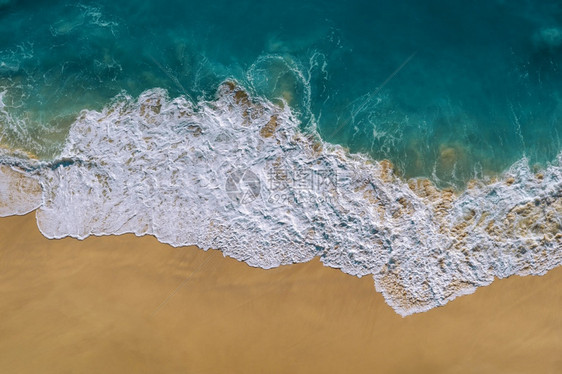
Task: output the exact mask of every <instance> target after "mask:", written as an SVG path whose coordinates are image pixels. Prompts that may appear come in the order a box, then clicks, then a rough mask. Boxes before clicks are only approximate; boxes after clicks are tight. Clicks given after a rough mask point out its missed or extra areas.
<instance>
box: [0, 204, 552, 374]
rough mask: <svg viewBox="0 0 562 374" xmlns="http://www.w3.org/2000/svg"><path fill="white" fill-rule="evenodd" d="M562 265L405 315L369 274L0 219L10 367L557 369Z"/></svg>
mask: <svg viewBox="0 0 562 374" xmlns="http://www.w3.org/2000/svg"><path fill="white" fill-rule="evenodd" d="M561 311H562V268H558V269H555V270H552V271H551V272H549V273H548V274H547V275H545V276H543V277H511V278H509V279H504V280H498V281H496V282H494V283H493V284H492V285H491V286H488V287H485V288H481V289H479V290H478V291H477V292H476V293H475V294H473V295H469V296H464V297H461V298H459V299H457V300H455V301H453V302H451V303H449V304H448V305H446V306H444V307H441V308H437V309H434V310H431V311H429V312H426V313H423V314H417V315H413V316H410V317H406V318H401V317H400V316H399V315H397V314H395V313H394V311H393V310H392V309H391V308H390V307H389V306H387V305H386V304H385V303H384V300H383V298H382V296H381V295H380V294H378V293H377V292H376V291H375V289H374V287H373V283H372V278H369V277H366V278H363V279H358V278H355V277H352V276H349V275H345V274H343V273H341V272H340V271H339V270H334V269H329V268H325V267H323V266H322V264H321V263H320V262H319V261H318V260H314V261H312V262H310V263H307V264H298V265H292V266H285V267H281V268H278V269H272V270H262V269H255V268H251V267H249V266H247V265H246V264H244V263H240V262H238V261H236V260H233V259H230V258H224V257H223V256H222V253H221V252H218V251H209V252H204V251H201V250H199V249H197V248H172V247H170V246H168V245H164V244H160V243H158V242H157V241H156V240H155V239H154V238H152V237H143V238H137V237H135V236H133V235H125V236H120V237H95V238H89V239H87V240H85V241H78V240H74V239H63V240H47V239H45V238H44V237H43V236H42V235H41V234H40V233H39V230H38V229H37V227H36V224H35V216H34V214H29V215H27V216H24V217H10V218H2V219H0V373H71V372H72V373H74V372H77V373H78V372H79V373H128V372H130V373H344V372H345V373H376V372H380V373H412V372H416V373H555V372H556V373H557V372H562V354H561V352H562V312H561Z"/></svg>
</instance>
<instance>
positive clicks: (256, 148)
mask: <svg viewBox="0 0 562 374" xmlns="http://www.w3.org/2000/svg"><path fill="white" fill-rule="evenodd" d="M561 67H562V3H560V1H559V0H557V1H554V0H543V1H526V0H525V1H524V0H513V1H509V2H508V1H503V0H501V1H500V0H486V1H484V0H474V1H464V2H460V1H444V0H426V1H417V0H416V1H414V0H406V1H392V2H391V1H359V0H350V1H345V2H343V1H340V2H336V1H302V0H300V1H295V0H285V1H272V0H269V1H248V0H243V1H237V2H233V1H223V0H218V1H205V2H190V1H169V2H165V3H163V2H157V1H138V0H137V1H130V0H122V1H106V0H99V1H95V2H93V1H83V2H79V3H76V2H69V1H49V2H47V1H28V0H3V1H2V0H0V216H9V215H14V214H25V213H28V212H31V211H33V210H35V211H36V213H35V214H36V218H37V224H38V227H39V229H40V230H41V232H42V233H43V234H44V235H45V236H46V237H48V238H62V237H66V236H72V237H75V238H79V239H84V238H86V237H88V236H90V235H119V234H123V233H134V234H136V235H139V236H141V235H154V236H155V237H156V238H157V239H158V240H159V241H161V242H164V243H169V244H171V245H174V246H187V245H196V246H198V247H199V248H202V249H209V248H215V249H220V250H222V251H223V253H224V254H225V255H227V256H230V257H233V258H236V259H238V260H240V261H244V262H246V263H248V264H249V265H251V266H257V267H262V268H272V267H276V266H280V265H283V264H292V263H298V262H305V261H309V260H311V259H313V258H315V257H317V258H319V259H320V261H322V262H323V263H324V264H325V265H326V266H330V267H334V268H339V269H341V270H342V271H344V272H345V273H348V274H352V275H356V276H367V275H368V276H372V277H373V280H374V284H375V287H376V289H377V291H379V292H381V293H382V294H383V296H384V297H385V299H386V301H387V302H388V303H389V304H390V305H391V306H392V307H393V308H394V309H395V310H396V311H397V312H398V313H400V314H402V315H408V314H411V313H415V312H422V311H425V310H428V309H431V308H433V307H436V306H440V305H443V304H445V303H447V302H448V301H450V300H452V299H454V298H455V297H457V296H460V295H464V294H467V293H471V292H474V290H475V289H476V288H477V287H480V286H485V285H487V284H490V283H491V282H492V281H493V280H494V279H496V278H504V277H507V276H510V275H513V274H519V275H529V274H534V275H540V274H544V273H545V272H547V271H548V270H550V269H552V268H553V267H556V266H559V265H561V264H562V152H561V151H562V70H561ZM33 156H35V157H33ZM384 159H388V160H390V161H391V162H392V163H393V164H394V165H395V169H396V173H392V172H391V171H389V169H392V168H389V166H388V163H387V162H385V161H383V160H384ZM396 174H398V175H396ZM417 177H420V178H417ZM426 178H428V179H429V180H430V181H428V180H427V179H426ZM471 179H475V181H472V182H470V183H468V182H469V181H470V180H471ZM431 182H433V183H431ZM436 187H437V188H436ZM441 187H453V189H450V188H441ZM465 187H466V188H465Z"/></svg>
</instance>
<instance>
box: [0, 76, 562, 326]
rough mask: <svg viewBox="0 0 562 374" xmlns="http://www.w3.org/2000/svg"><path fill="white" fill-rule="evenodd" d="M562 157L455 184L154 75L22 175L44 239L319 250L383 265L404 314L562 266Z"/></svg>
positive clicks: (301, 253) (240, 94)
mask: <svg viewBox="0 0 562 374" xmlns="http://www.w3.org/2000/svg"><path fill="white" fill-rule="evenodd" d="M561 161H562V155H560V156H559V158H558V160H557V163H556V164H553V165H550V166H548V167H547V168H546V169H545V170H544V171H542V172H541V174H540V175H536V174H534V173H533V172H531V170H529V167H528V165H527V163H526V161H525V160H522V161H520V162H519V163H517V164H515V165H513V167H512V168H511V169H510V170H508V171H507V172H506V173H505V175H504V176H503V177H502V178H501V180H498V181H489V182H487V183H483V182H474V183H471V185H470V186H469V188H467V190H466V191H464V192H463V193H462V194H458V195H456V194H454V193H453V192H452V191H447V190H438V189H436V188H435V187H434V186H433V185H432V184H431V183H430V182H429V181H427V180H421V179H420V180H411V181H404V180H401V179H400V178H398V177H396V176H395V175H394V174H393V172H392V170H391V165H390V164H389V163H388V162H385V161H381V162H379V161H374V160H371V159H370V158H369V157H367V156H364V155H360V154H355V155H352V154H349V153H348V152H346V151H345V150H344V149H343V148H341V147H339V146H334V145H330V144H326V143H323V142H321V141H320V140H319V139H318V137H317V136H316V135H315V134H308V135H307V134H303V133H301V132H300V131H299V130H298V120H297V119H296V118H295V117H294V115H293V114H292V112H291V110H290V109H289V108H288V106H284V107H283V108H281V107H279V106H275V105H273V104H272V103H270V102H267V101H265V100H261V99H260V100H258V99H252V98H250V97H248V95H247V94H246V93H245V91H243V90H242V89H240V88H239V87H238V86H237V85H235V84H234V83H232V82H227V83H225V84H223V85H222V86H221V87H220V88H219V90H218V93H217V98H216V100H214V101H211V102H199V103H197V104H193V103H191V102H190V101H188V100H187V99H185V98H182V97H180V98H176V99H173V100H172V99H169V98H168V97H167V94H166V92H165V91H163V90H160V89H153V90H150V91H147V92H145V93H144V94H142V95H141V96H140V97H139V98H138V99H137V100H135V99H133V98H131V97H127V96H121V97H118V98H117V99H116V100H115V101H114V102H113V104H112V105H111V106H109V107H107V108H106V109H104V110H103V111H102V112H97V111H83V112H82V113H81V115H80V116H79V118H78V119H77V120H76V122H75V123H74V124H73V126H72V128H71V130H70V134H69V136H68V140H67V142H66V146H65V148H64V150H63V152H62V153H61V155H60V156H59V158H58V159H57V161H56V162H52V163H49V164H47V163H41V164H40V165H39V166H37V165H35V166H34V167H28V168H27V171H26V172H25V173H27V174H28V175H29V176H30V177H32V178H37V179H38V180H39V181H40V183H41V186H42V193H43V196H42V205H41V207H40V208H39V209H38V210H37V222H38V225H39V228H40V230H41V232H42V233H43V234H44V235H45V236H46V237H48V238H62V237H65V236H72V237H76V238H80V239H83V238H86V237H88V236H89V235H109V234H122V233H127V232H132V233H135V234H136V235H145V234H150V235H154V236H156V237H157V238H158V240H160V241H161V242H165V243H169V244H171V245H174V246H184V245H191V244H194V245H197V246H199V247H201V248H203V249H208V248H218V249H220V250H222V251H223V252H224V254H225V255H228V256H231V257H234V258H236V259H238V260H240V261H244V262H246V263H248V264H250V265H252V266H257V267H262V268H272V267H276V266H279V265H282V264H290V263H297V262H304V261H308V260H310V259H312V258H313V257H315V256H317V257H320V259H321V261H322V262H323V263H324V264H325V265H327V266H331V267H335V268H340V269H341V270H342V271H344V272H346V273H349V274H353V275H356V276H364V275H371V276H373V278H374V281H375V286H376V288H377V290H378V291H380V292H381V293H382V294H383V295H384V297H385V299H386V301H387V302H388V304H389V305H391V306H392V307H393V308H394V309H395V310H396V311H397V312H398V313H400V314H401V315H403V316H404V315H408V314H411V313H415V312H422V311H425V310H428V309H431V308H433V307H436V306H439V305H443V304H445V303H447V302H448V301H449V300H452V299H453V298H455V297H457V296H459V295H462V294H467V293H471V292H473V291H474V290H475V289H476V288H477V287H479V286H483V285H487V284H489V283H491V282H492V281H493V279H494V277H507V276H509V275H512V274H543V273H545V272H546V271H547V270H549V269H551V268H553V267H555V266H558V265H560V263H561V262H562V233H561V227H562V218H561V217H562V168H561V167H560V162H561ZM10 162H11V164H12V165H13V164H14V161H13V160H12V161H10ZM10 162H8V161H4V164H9V163H10ZM13 167H16V166H13ZM20 169H21V167H20ZM18 170H19V169H18ZM21 172H23V171H21ZM2 178H3V176H2V175H0V181H1V180H2Z"/></svg>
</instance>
